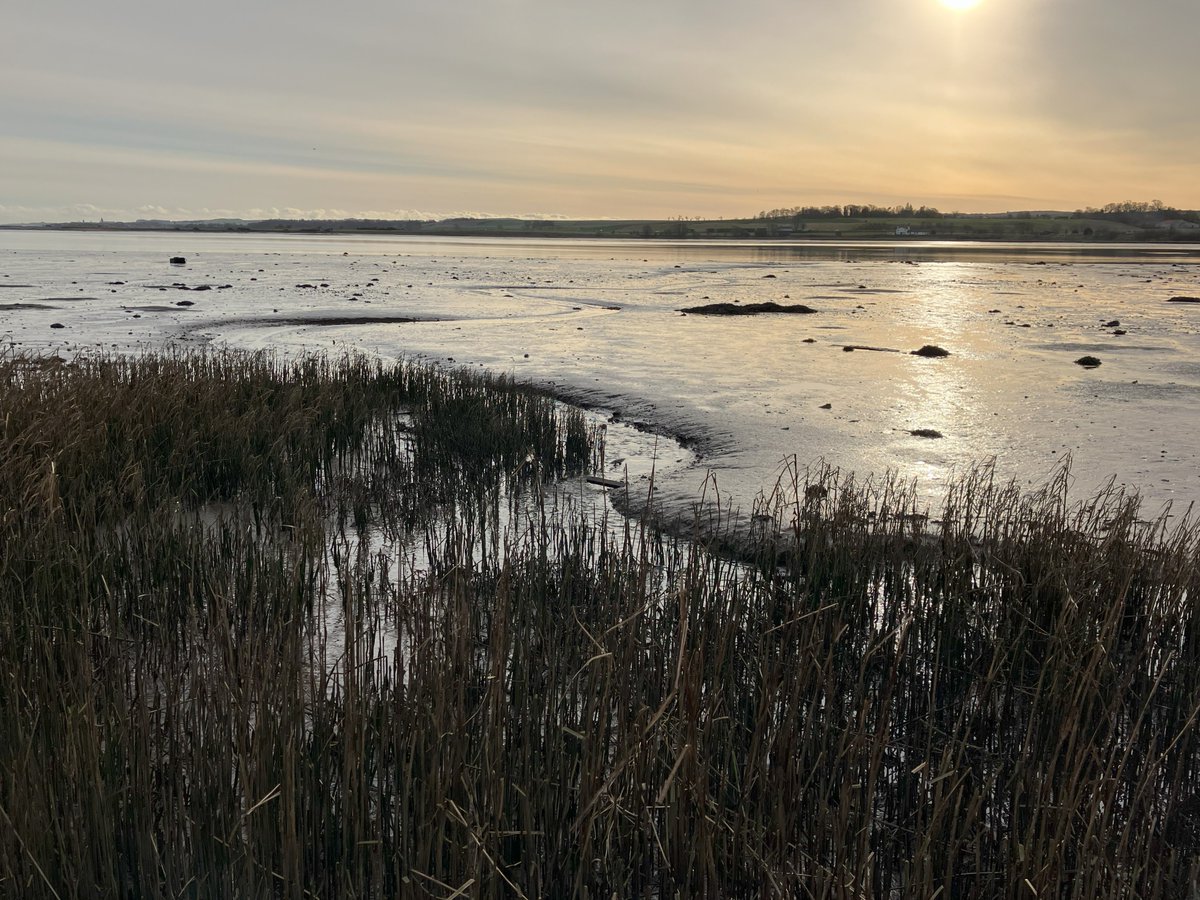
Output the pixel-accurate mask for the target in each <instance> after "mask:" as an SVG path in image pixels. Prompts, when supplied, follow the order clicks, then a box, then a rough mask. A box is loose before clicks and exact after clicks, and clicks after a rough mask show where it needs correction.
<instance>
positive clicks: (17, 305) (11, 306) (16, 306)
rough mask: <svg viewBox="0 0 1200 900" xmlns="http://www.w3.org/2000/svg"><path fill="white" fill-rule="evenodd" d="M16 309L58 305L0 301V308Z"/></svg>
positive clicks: (52, 307)
mask: <svg viewBox="0 0 1200 900" xmlns="http://www.w3.org/2000/svg"><path fill="white" fill-rule="evenodd" d="M18 309H58V307H57V306H51V305H50V304H49V303H0V310H18Z"/></svg>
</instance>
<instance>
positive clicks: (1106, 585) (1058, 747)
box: [0, 353, 1200, 898]
mask: <svg viewBox="0 0 1200 900" xmlns="http://www.w3.org/2000/svg"><path fill="white" fill-rule="evenodd" d="M0 385H2V390H0V423H2V429H0V636H3V637H2V639H0V734H2V735H4V739H3V741H2V742H0V895H5V896H9V895H11V896H33V897H36V896H46V897H51V896H56V895H57V896H62V897H66V896H77V895H82V896H87V895H106V896H142V897H159V896H163V897H165V896H172V897H178V896H184V897H188V896H192V897H207V896H264V895H265V896H281V897H303V896H310V895H315V896H322V897H326V896H359V897H361V896H414V897H421V896H428V897H441V898H448V897H450V896H453V895H455V892H456V891H458V892H461V893H460V894H459V895H460V896H481V897H518V896H528V897H537V896H588V897H606V898H607V897H609V896H612V895H614V894H615V895H616V896H622V897H624V896H653V897H667V896H744V897H757V896H776V895H784V894H786V895H792V896H804V897H831V898H832V897H838V898H841V897H845V898H851V897H853V898H858V897H863V898H865V897H931V896H935V895H938V896H943V897H979V898H990V897H1008V896H1011V897H1023V896H1034V895H1037V896H1043V897H1044V896H1055V897H1079V898H1084V897H1131V898H1132V897H1162V898H1166V897H1179V896H1184V895H1186V894H1187V892H1188V891H1189V890H1191V889H1193V888H1194V886H1195V885H1196V883H1197V873H1198V871H1200V733H1198V732H1197V727H1196V726H1197V718H1198V717H1200V683H1198V680H1197V678H1196V677H1195V672H1196V671H1197V670H1198V667H1200V608H1198V607H1197V603H1196V598H1197V596H1198V594H1197V590H1198V589H1200V576H1198V570H1197V560H1198V558H1200V556H1198V554H1200V528H1198V526H1197V525H1196V523H1195V522H1193V521H1191V520H1190V519H1185V520H1183V521H1181V522H1178V523H1175V524H1170V525H1168V524H1167V522H1166V520H1165V519H1164V520H1159V521H1157V522H1153V523H1146V522H1143V521H1142V520H1141V518H1140V512H1141V511H1140V509H1139V506H1138V503H1137V500H1136V498H1130V497H1127V496H1124V495H1121V494H1116V493H1110V494H1105V495H1102V496H1100V497H1097V498H1094V499H1093V500H1091V501H1090V502H1088V503H1085V504H1080V505H1071V504H1068V503H1067V501H1066V499H1065V484H1064V483H1063V481H1061V480H1060V481H1059V482H1057V483H1052V484H1049V485H1047V486H1046V488H1045V489H1044V490H1042V491H1041V492H1038V493H1034V494H1028V493H1022V492H1020V491H1018V490H1017V489H1016V488H1015V487H1013V486H1011V485H1004V484H997V483H995V482H993V481H992V480H991V479H990V476H989V474H988V473H987V472H986V471H980V472H977V473H974V474H972V475H969V476H966V477H964V478H963V479H961V480H960V481H959V482H958V483H956V484H955V485H954V486H953V487H952V489H951V490H950V491H949V493H948V496H947V499H946V501H945V504H944V507H943V509H942V510H941V513H940V516H939V519H938V522H937V523H936V524H934V523H931V522H929V521H927V520H924V519H923V518H921V517H919V516H915V515H913V512H914V511H915V504H916V500H915V497H914V495H913V492H912V489H911V486H907V485H904V484H899V483H896V482H893V481H889V480H887V479H883V480H878V481H868V482H863V481H858V480H855V479H854V478H853V477H852V476H848V475H844V474H840V473H835V472H822V473H804V472H801V471H799V470H796V469H793V470H790V471H789V472H786V473H785V477H784V478H783V479H782V480H781V482H780V486H779V489H778V490H777V492H776V493H775V494H774V495H772V496H771V497H769V498H767V499H766V500H765V501H764V503H763V505H762V507H761V508H760V509H759V510H757V514H758V518H756V519H755V521H757V522H759V523H760V524H761V526H762V527H761V528H759V529H758V530H757V531H755V532H753V533H752V543H751V544H750V545H748V546H747V545H740V546H741V549H742V552H743V554H744V556H743V559H744V560H745V562H742V563H739V562H734V561H731V560H730V559H728V558H725V557H723V556H721V555H720V554H718V553H714V552H710V551H709V548H710V547H712V546H715V544H716V542H718V541H719V539H720V536H721V535H722V534H723V533H725V530H726V526H727V525H728V523H727V522H723V521H721V520H720V516H719V514H718V516H717V519H716V520H710V521H706V522H705V523H703V525H704V528H703V533H704V534H705V538H704V539H703V540H690V539H679V538H672V537H669V536H666V535H664V534H662V533H661V532H658V531H655V530H654V529H652V528H650V527H647V526H646V525H645V524H644V523H643V524H639V523H638V522H637V521H633V520H625V521H623V522H610V521H606V520H605V519H604V517H603V514H602V513H590V512H588V511H585V510H579V509H576V508H575V507H573V506H571V505H570V504H554V503H549V502H547V501H546V500H545V499H544V498H543V494H542V491H541V488H540V485H542V484H543V483H544V482H545V481H546V480H547V479H553V478H557V477H563V476H567V475H571V474H577V473H580V472H582V471H585V470H587V469H588V468H589V467H590V466H592V465H593V458H592V457H593V452H594V450H595V449H596V448H595V442H596V439H597V436H596V434H594V433H589V431H588V428H587V426H586V423H585V421H584V419H583V417H582V416H581V415H580V414H579V413H577V412H575V413H573V412H571V411H570V410H568V409H564V408H563V407H562V406H561V405H558V404H556V403H555V402H554V401H553V400H552V399H551V398H549V397H548V396H546V395H545V394H542V393H540V392H537V391H533V390H531V389H529V388H527V387H523V386H521V385H518V384H514V383H512V382H511V381H507V380H504V379H496V378H490V377H487V376H482V375H473V374H467V373H462V372H445V371H439V370H434V369H431V368H428V367H424V366H421V365H417V364H412V363H400V364H397V365H385V364H382V363H379V362H367V361H365V360H363V359H360V358H346V359H341V360H327V359H303V360H293V361H289V362H284V361H280V360H278V359H275V358H273V357H269V356H261V355H260V356H246V355H240V354H233V353H221V354H218V353H178V354H165V355H164V354H156V355H147V356H145V357H141V358H137V359H131V358H121V357H103V356H98V357H80V358H78V359H77V360H75V361H73V362H71V363H69V364H63V363H60V362H55V361H53V360H50V359H47V358H35V357H20V356H10V357H7V358H5V359H2V360H0ZM698 515H700V514H699V513H698ZM700 533H701V529H700V527H699V525H698V527H697V534H700ZM939 891H940V892H941V893H940V894H938V892H939Z"/></svg>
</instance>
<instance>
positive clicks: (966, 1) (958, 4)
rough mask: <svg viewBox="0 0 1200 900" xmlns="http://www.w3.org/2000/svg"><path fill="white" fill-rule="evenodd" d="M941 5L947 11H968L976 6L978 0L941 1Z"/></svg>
mask: <svg viewBox="0 0 1200 900" xmlns="http://www.w3.org/2000/svg"><path fill="white" fill-rule="evenodd" d="M941 3H942V6H944V7H946V8H947V9H970V8H971V7H973V6H978V5H979V3H980V0H941Z"/></svg>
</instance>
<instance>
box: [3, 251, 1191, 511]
mask: <svg viewBox="0 0 1200 900" xmlns="http://www.w3.org/2000/svg"><path fill="white" fill-rule="evenodd" d="M173 256H182V257H185V258H186V260H187V262H186V264H183V265H172V264H171V263H170V262H169V260H170V258H171V257H173ZM1179 296H1192V297H1197V296H1200V246H1194V245H1193V246H1191V247H1188V246H1186V245H1143V244H1139V245H1074V244H962V243H938V242H903V243H900V242H897V243H893V242H874V243H871V242H860V243H854V242H842V243H836V244H834V243H821V244H812V243H802V242H787V243H783V242H770V243H763V244H756V243H749V242H737V243H719V242H700V241H687V242H678V243H674V242H671V243H667V242H649V241H646V242H642V241H601V240H594V241H572V240H558V241H546V240H540V241H539V240H525V239H516V238H508V239H495V240H485V239H452V238H393V237H387V236H378V237H377V236H364V237H350V236H340V235H328V236H318V235H314V236H296V235H278V236H271V235H248V234H229V235H214V234H198V233H188V232H172V233H112V232H60V231H0V341H2V342H3V343H4V344H6V345H10V346H13V347H15V348H17V349H24V350H38V351H50V352H54V351H60V352H62V353H64V354H71V353H76V352H79V351H80V350H87V349H89V348H93V349H94V348H104V349H117V350H121V351H134V352H136V351H139V350H144V349H147V348H158V347H162V346H165V345H168V344H172V343H175V344H180V345H184V346H188V345H199V344H212V345H218V346H230V347H237V348H250V349H264V348H268V349H277V350H281V351H284V352H311V351H324V352H332V353H339V352H342V351H343V350H346V351H348V350H361V351H363V352H368V353H373V354H380V355H383V356H385V357H396V356H400V355H407V356H412V357H423V358H427V359H429V360H431V361H434V362H436V363H438V364H440V365H446V366H463V367H471V368H476V369H478V368H484V369H488V370H491V371H494V372H500V373H506V374H510V375H512V376H513V377H515V378H517V379H521V380H528V381H530V382H534V383H536V384H539V385H543V386H546V387H549V388H552V389H554V390H555V391H556V392H558V393H559V394H560V395H561V396H564V397H567V398H569V399H572V400H575V401H577V402H580V403H583V404H585V405H588V406H590V407H592V408H594V409H596V410H597V412H598V414H599V415H602V416H604V417H605V418H606V419H607V420H608V421H609V422H610V423H611V424H610V434H611V435H612V436H613V438H614V440H613V441H612V443H611V445H610V447H609V451H608V458H607V466H608V469H609V475H610V476H611V477H614V478H620V477H622V475H623V474H624V473H625V472H626V469H627V467H631V468H630V469H629V471H630V475H631V477H632V478H634V479H641V480H643V481H648V479H649V471H650V467H651V466H653V467H654V470H655V477H654V482H655V485H656V489H657V493H658V496H659V498H660V500H661V501H662V502H663V503H664V504H665V505H666V506H667V507H668V509H669V510H673V511H674V512H676V513H677V514H678V515H684V514H686V511H687V510H688V509H690V507H691V504H692V503H693V501H694V500H695V499H696V498H697V497H698V496H699V494H700V492H701V491H702V490H705V491H707V492H708V496H710V497H712V496H713V495H714V490H715V491H717V492H719V493H720V496H721V498H722V499H723V500H728V501H730V502H732V504H733V505H734V506H735V507H738V508H741V509H742V510H748V509H749V507H750V505H751V504H752V502H753V500H754V498H755V496H756V495H757V494H758V493H759V492H760V491H763V490H769V489H770V488H771V486H772V485H773V484H774V483H775V481H776V479H777V478H778V476H779V474H780V472H781V471H782V469H783V466H784V464H785V462H786V461H787V460H790V459H794V460H795V461H796V462H797V463H798V465H799V466H800V467H804V466H809V465H814V466H815V465H821V464H823V463H827V464H830V465H833V466H836V467H838V468H840V469H842V470H844V471H853V472H856V473H858V474H860V475H863V476H865V475H868V474H872V473H874V474H882V473H884V472H887V471H891V472H895V473H897V474H899V475H900V476H901V477H903V478H905V479H909V478H912V479H916V480H917V482H918V485H919V488H920V490H921V491H922V492H923V493H924V495H926V496H928V497H929V498H930V500H931V501H934V502H936V500H937V498H938V496H939V494H940V492H941V490H942V489H943V487H944V486H945V484H946V483H947V481H948V479H950V478H953V477H954V474H955V473H956V472H962V471H965V470H966V469H969V468H970V467H972V466H974V465H976V464H979V463H981V462H987V461H989V460H994V461H995V468H996V471H997V474H998V476H1000V477H1001V478H1004V479H1008V478H1013V479H1017V480H1018V481H1019V482H1020V483H1021V484H1023V485H1025V486H1028V487H1036V486H1037V485H1039V484H1041V483H1043V482H1044V480H1045V479H1046V477H1047V475H1048V474H1049V473H1050V472H1051V471H1053V470H1054V469H1055V468H1056V467H1057V466H1058V465H1060V463H1061V461H1062V460H1063V459H1064V457H1066V456H1068V455H1069V456H1070V458H1071V460H1072V462H1071V471H1072V473H1073V478H1074V486H1073V490H1074V492H1075V494H1076V496H1078V497H1084V496H1086V495H1087V494H1089V493H1092V492H1094V491H1095V490H1097V489H1099V488H1100V487H1102V486H1103V485H1104V484H1105V483H1106V482H1108V481H1109V480H1110V479H1115V481H1116V483H1117V484H1118V485H1121V486H1125V487H1127V488H1128V489H1130V490H1136V491H1138V492H1139V493H1140V494H1141V496H1142V497H1143V498H1144V500H1145V501H1146V504H1147V511H1148V512H1157V511H1158V509H1159V508H1160V507H1161V506H1163V505H1164V504H1167V503H1170V504H1172V509H1173V511H1174V512H1176V513H1182V512H1183V510H1184V509H1185V508H1186V507H1187V505H1188V504H1190V503H1192V502H1193V501H1195V500H1198V499H1200V465H1198V462H1200V304H1189V303H1178V302H1170V299H1171V298H1172V297H1179ZM764 301H774V302H777V303H781V304H805V305H807V306H809V307H811V308H813V309H815V310H816V312H815V313H813V314H810V315H778V314H773V315H756V316H737V317H713V316H705V315H699V314H695V313H689V314H685V313H684V312H681V310H683V309H685V308H688V307H694V306H698V305H704V304H708V303H717V302H729V303H737V304H749V303H757V302H764ZM56 326H57V327H56ZM924 345H936V346H939V347H942V348H944V349H945V350H947V351H948V352H949V354H950V355H949V356H947V357H945V358H941V359H928V358H923V357H920V356H915V355H912V353H911V351H913V350H916V349H918V348H920V347H922V346H924ZM848 347H852V348H855V349H852V350H847V348H848ZM868 348H869V349H868ZM1083 356H1094V357H1096V358H1098V359H1099V360H1100V363H1101V364H1100V366H1098V367H1096V368H1084V367H1082V366H1079V365H1077V364H1076V360H1078V359H1080V358H1081V357H1083ZM914 432H920V433H922V434H924V435H930V434H934V433H936V434H938V435H940V437H932V436H921V434H914Z"/></svg>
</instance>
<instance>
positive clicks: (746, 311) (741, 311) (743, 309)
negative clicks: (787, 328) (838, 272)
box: [680, 301, 816, 316]
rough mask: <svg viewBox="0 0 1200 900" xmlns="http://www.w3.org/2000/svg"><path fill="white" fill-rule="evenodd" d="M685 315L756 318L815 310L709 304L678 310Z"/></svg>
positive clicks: (796, 306)
mask: <svg viewBox="0 0 1200 900" xmlns="http://www.w3.org/2000/svg"><path fill="white" fill-rule="evenodd" d="M680 312H685V313H697V314H698V315H702V316H757V315H761V314H763V313H793V314H800V315H803V314H807V313H815V312H816V310H815V309H813V308H812V307H811V306H805V305H804V304H803V303H791V304H779V303H772V302H770V301H768V302H767V303H709V304H707V305H705V306H689V307H687V308H686V309H682V310H680Z"/></svg>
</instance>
